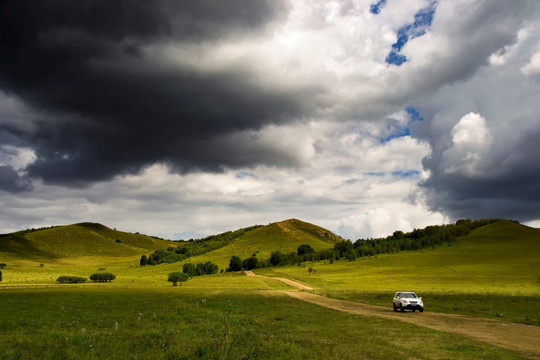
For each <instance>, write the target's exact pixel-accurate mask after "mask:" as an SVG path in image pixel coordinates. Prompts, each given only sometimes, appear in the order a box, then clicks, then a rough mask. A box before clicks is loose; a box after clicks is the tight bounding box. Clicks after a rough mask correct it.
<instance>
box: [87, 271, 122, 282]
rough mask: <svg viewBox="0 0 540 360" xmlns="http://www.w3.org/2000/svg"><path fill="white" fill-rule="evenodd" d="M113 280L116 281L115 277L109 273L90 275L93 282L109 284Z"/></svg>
mask: <svg viewBox="0 0 540 360" xmlns="http://www.w3.org/2000/svg"><path fill="white" fill-rule="evenodd" d="M114 279H116V276H115V275H114V274H111V273H105V272H102V273H95V274H92V275H90V280H92V281H93V282H111V281H112V280H114Z"/></svg>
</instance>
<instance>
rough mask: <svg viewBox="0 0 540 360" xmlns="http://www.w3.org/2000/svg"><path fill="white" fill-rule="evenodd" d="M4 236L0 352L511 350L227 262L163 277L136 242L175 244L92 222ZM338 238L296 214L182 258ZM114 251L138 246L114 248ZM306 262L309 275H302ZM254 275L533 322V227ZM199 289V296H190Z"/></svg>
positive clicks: (536, 285) (443, 354) (291, 354)
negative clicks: (298, 291) (340, 307)
mask: <svg viewBox="0 0 540 360" xmlns="http://www.w3.org/2000/svg"><path fill="white" fill-rule="evenodd" d="M62 231H67V232H66V233H62ZM89 234H91V235H89ZM122 234H124V235H122ZM121 235H122V236H125V237H119V236H121ZM14 236H15V235H14ZM5 239H6V237H0V262H5V263H7V264H8V265H7V267H6V269H3V270H2V272H3V281H2V282H1V283H0V307H1V309H0V310H1V311H0V332H1V333H2V336H1V337H0V358H2V359H3V358H6V359H25V358H26V359H35V358H41V359H62V358H66V359H71V358H82V359H93V358H96V359H97V358H117V359H124V358H145V359H147V358H148V359H152V358H155V359H182V358H184V359H194V358H204V359H220V358H222V359H225V358H227V359H229V358H230V359H279V358H309V359H322V358H325V359H326V358H341V359H402V358H429V359H449V358H460V359H477V358H482V359H515V358H519V357H518V356H517V355H516V354H514V353H512V352H509V351H505V350H502V349H500V348H497V347H493V346H489V345H486V344H483V343H479V342H475V341H472V340H469V339H467V338H464V337H461V336H458V335H453V334H447V333H443V332H437V331H434V330H429V329H425V328H421V327H416V326H413V325H410V324H405V323H401V322H395V321H390V320H383V319H376V318H364V317H360V316H355V315H350V314H345V313H340V312H337V311H333V310H329V309H324V308H320V307H317V306H314V305H311V304H307V303H303V302H300V301H297V300H294V299H291V298H288V297H286V296H284V295H280V294H277V293H276V292H275V290H281V289H289V287H288V286H287V285H285V284H283V283H280V282H278V281H275V280H265V279H259V278H251V277H246V276H243V275H242V274H236V273H225V274H219V275H212V276H202V277H196V278H193V279H190V280H189V281H188V282H187V283H185V284H184V285H183V286H179V287H172V286H171V284H170V283H168V282H167V274H168V273H170V272H174V271H181V268H182V264H181V263H176V264H162V265H158V266H145V267H140V266H139V265H138V264H139V258H140V254H141V253H144V252H146V253H150V252H152V251H153V250H155V249H156V247H153V248H151V249H149V251H142V250H144V249H145V248H144V247H145V246H154V245H152V244H153V242H154V241H156V242H157V243H159V244H160V246H164V247H166V246H168V244H170V243H169V242H163V241H160V240H156V239H153V238H148V237H144V236H143V235H137V234H125V233H119V232H116V231H114V230H111V229H108V228H104V227H102V226H100V225H96V224H82V225H72V226H71V227H58V228H53V229H44V230H40V231H38V232H34V233H28V234H26V235H25V236H24V237H22V240H21V239H19V240H21V242H20V243H18V244H19V245H20V246H19V248H17V247H16V249H19V250H21V251H25V249H26V250H28V249H30V250H28V251H29V253H26V254H24V255H25V256H17V252H16V251H11V252H5V249H6V244H7V243H6V242H5ZM89 239H91V240H89ZM117 239H118V240H120V241H121V242H117V241H116V240H117ZM336 240H337V237H335V235H331V234H328V233H324V229H321V228H318V227H315V226H312V225H310V224H307V223H302V222H299V221H296V220H292V221H286V222H282V223H275V224H271V225H269V226H266V227H261V228H259V229H255V230H253V231H250V232H248V233H246V234H245V235H244V236H242V237H240V238H238V239H236V240H235V241H234V242H233V243H232V244H231V245H229V246H226V247H223V248H221V249H218V250H216V251H212V252H209V253H207V254H204V255H202V256H198V257H194V258H191V259H189V260H188V261H190V262H192V263H198V262H205V261H212V262H214V263H217V264H218V265H220V267H221V268H223V267H225V266H227V265H228V262H229V259H230V256H231V255H239V256H241V257H242V258H246V257H248V256H250V255H251V254H252V253H254V252H257V251H258V257H259V258H260V259H264V258H265V257H269V256H270V252H271V251H274V250H280V251H282V252H288V251H295V250H296V248H298V246H299V245H301V244H303V243H309V244H310V245H311V246H312V247H314V248H315V249H316V250H320V249H324V248H330V247H332V246H333V243H334V242H335V241H336ZM25 242H28V243H25ZM81 242H82V245H81V249H78V248H77V249H76V245H77V244H79V243H81ZM90 244H91V245H92V246H96V245H97V244H101V245H100V246H104V247H105V248H106V249H107V251H106V252H104V253H98V254H94V255H93V256H80V254H85V253H87V252H91V251H92V250H91V248H92V247H90V246H89V245H90ZM29 245H31V246H29ZM53 245H54V246H57V248H55V247H52V246H53ZM32 246H33V247H32ZM47 246H49V247H52V248H47ZM158 248H159V247H158ZM119 249H124V250H125V249H131V250H132V252H131V253H130V252H127V251H126V252H121V254H120V253H118V252H117V250H119ZM141 249H142V250H141ZM17 251H18V250H17ZM6 254H8V255H9V256H11V257H6ZM38 254H42V255H43V254H45V255H43V256H42V257H39V256H37V255H38ZM62 254H64V255H62ZM65 254H70V255H65ZM130 254H131V255H130ZM61 255H62V256H61ZM111 255H115V256H111ZM59 256H60V257H59ZM40 264H43V267H40ZM309 267H312V268H314V269H315V270H316V272H315V273H313V274H311V275H310V274H309V273H308V268H309ZM99 269H105V271H107V272H112V273H113V274H115V275H116V277H117V280H115V281H113V282H112V283H107V284H94V283H86V284H82V285H79V284H77V285H59V284H56V283H55V280H56V278H57V277H59V276H61V275H75V276H86V277H88V276H89V275H90V274H92V273H95V272H97V271H99ZM256 272H257V273H261V274H265V275H270V276H279V277H288V278H292V279H297V280H299V281H302V282H305V283H307V284H310V285H311V286H312V287H314V288H315V290H314V291H315V292H317V293H321V294H325V295H328V296H332V297H336V298H342V299H347V300H353V301H359V302H364V303H368V304H375V305H383V306H388V307H390V305H389V304H390V301H391V298H392V296H393V294H394V292H395V291H397V290H412V291H416V292H417V293H418V294H419V295H420V296H422V297H423V298H424V302H425V304H426V311H437V312H447V313H461V314H467V315H472V316H480V317H489V318H497V319H501V320H507V321H513V322H522V323H528V324H535V325H540V315H538V314H539V313H538V311H537V309H538V308H539V307H540V300H539V298H540V297H539V294H540V281H539V277H540V231H539V230H537V229H531V228H528V227H525V226H522V225H519V224H515V223H512V222H501V223H495V224H492V225H489V226H486V227H483V228H479V229H476V230H474V231H472V232H471V233H470V234H469V235H468V236H466V237H463V238H460V239H459V240H458V241H457V242H456V243H453V244H452V245H451V246H447V245H444V246H439V247H436V248H434V249H424V250H422V251H415V252H400V253H396V254H386V255H379V256H377V257H371V258H364V259H358V260H356V261H345V260H340V261H337V262H335V263H333V264H330V263H329V262H328V261H322V262H316V263H307V264H305V266H290V267H279V268H270V269H258V270H256ZM201 299H207V303H206V304H205V305H201V304H200V302H199V303H198V301H200V300H201ZM197 303H198V304H199V305H196V304H197ZM177 309H178V311H177ZM139 312H140V313H142V314H143V315H142V319H141V322H140V323H139V322H138V321H137V314H138V313H139ZM154 312H155V313H156V317H155V318H154V316H153V314H154ZM115 322H118V323H119V327H120V329H119V331H118V332H116V331H114V328H113V326H114V323H115ZM81 328H85V329H86V334H85V335H84V336H82V335H81ZM344 334H346V335H345V336H344ZM403 334H406V337H405V338H404V335H403Z"/></svg>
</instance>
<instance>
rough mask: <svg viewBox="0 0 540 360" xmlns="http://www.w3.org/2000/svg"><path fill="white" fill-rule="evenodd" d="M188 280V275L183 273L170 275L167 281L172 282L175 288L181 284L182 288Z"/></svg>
mask: <svg viewBox="0 0 540 360" xmlns="http://www.w3.org/2000/svg"><path fill="white" fill-rule="evenodd" d="M188 279H189V275H188V274H184V273H181V272H172V273H170V274H169V275H168V279H167V281H170V282H172V283H173V286H178V283H180V286H182V283H183V282H186V281H188Z"/></svg>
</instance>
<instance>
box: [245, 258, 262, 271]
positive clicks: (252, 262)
mask: <svg viewBox="0 0 540 360" xmlns="http://www.w3.org/2000/svg"><path fill="white" fill-rule="evenodd" d="M258 262H259V259H257V257H256V256H252V257H250V258H247V259H245V260H244V261H243V262H242V266H243V267H244V270H253V269H255V268H256V267H257V263H258Z"/></svg>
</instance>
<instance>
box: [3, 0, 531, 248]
mask: <svg viewBox="0 0 540 360" xmlns="http://www.w3.org/2000/svg"><path fill="white" fill-rule="evenodd" d="M0 54H1V56H0V233H8V232H12V231H16V230H21V229H26V228H32V227H35V228H37V227H42V226H50V225H62V224H72V223H77V222H83V221H91V222H99V223H102V224H104V225H107V226H109V227H114V228H117V229H118V230H123V231H130V232H140V233H145V234H149V235H155V236H161V237H164V238H168V239H189V238H197V237H203V236H207V235H210V234H216V233H220V232H223V231H228V230H235V229H238V228H240V227H246V226H251V225H255V224H261V225H265V224H268V223H271V222H275V221H281V220H285V219H289V218H297V219H300V220H303V221H307V222H311V223H314V224H317V225H319V226H322V227H325V228H327V229H329V230H331V231H333V232H335V233H336V234H338V235H341V236H343V237H344V238H348V239H351V240H353V241H354V240H356V239H358V238H369V237H380V236H387V235H389V234H391V233H392V232H393V231H395V230H402V231H411V230H413V229H414V228H423V227H425V226H428V225H433V224H442V223H450V222H454V221H456V220H457V219H463V218H470V219H479V218H491V217H497V218H506V219H512V220H518V221H520V222H522V223H525V224H528V225H531V226H535V227H540V161H539V156H538V149H539V147H540V146H539V144H538V139H539V138H540V101H539V99H540V2H538V1H536V0H530V1H527V0H519V1H507V0H406V1H397V0H378V1H377V0H366V1H364V0H341V1H329V0H252V1H240V0H220V1H209V0H200V1H176V0H152V1H148V0H130V1H125V0H107V1H105V0H80V1H72V0H5V1H0Z"/></svg>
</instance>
